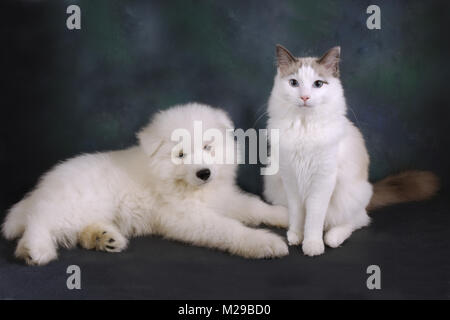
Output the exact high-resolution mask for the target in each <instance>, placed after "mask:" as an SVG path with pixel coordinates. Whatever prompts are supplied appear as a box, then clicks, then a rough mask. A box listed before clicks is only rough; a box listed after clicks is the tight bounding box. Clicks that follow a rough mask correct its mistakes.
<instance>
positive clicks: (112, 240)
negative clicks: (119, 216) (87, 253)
mask: <svg viewBox="0 0 450 320" xmlns="http://www.w3.org/2000/svg"><path fill="white" fill-rule="evenodd" d="M78 241H79V243H80V245H81V246H82V247H83V248H85V249H88V250H91V249H95V250H99V251H107V252H120V251H122V250H124V249H125V248H126V247H127V245H128V240H127V238H125V237H124V236H123V235H122V234H121V233H120V232H119V230H118V229H117V228H116V227H115V226H114V225H112V224H107V223H95V224H90V225H88V226H86V227H84V228H83V229H82V230H81V232H80V233H79V236H78Z"/></svg>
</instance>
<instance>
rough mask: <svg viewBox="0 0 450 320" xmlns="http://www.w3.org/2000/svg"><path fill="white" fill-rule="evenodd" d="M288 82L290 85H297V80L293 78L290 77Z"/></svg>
mask: <svg viewBox="0 0 450 320" xmlns="http://www.w3.org/2000/svg"><path fill="white" fill-rule="evenodd" d="M289 84H290V85H291V87H298V81H297V80H295V79H290V80H289Z"/></svg>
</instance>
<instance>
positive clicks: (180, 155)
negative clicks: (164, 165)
mask: <svg viewBox="0 0 450 320" xmlns="http://www.w3.org/2000/svg"><path fill="white" fill-rule="evenodd" d="M183 157H184V153H183V150H180V152H179V153H178V158H183Z"/></svg>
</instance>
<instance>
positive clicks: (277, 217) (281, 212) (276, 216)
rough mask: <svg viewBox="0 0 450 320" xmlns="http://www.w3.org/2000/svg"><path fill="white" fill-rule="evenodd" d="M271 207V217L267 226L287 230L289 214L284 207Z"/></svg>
mask: <svg viewBox="0 0 450 320" xmlns="http://www.w3.org/2000/svg"><path fill="white" fill-rule="evenodd" d="M272 207H273V212H274V213H273V215H271V219H270V221H269V223H268V224H269V225H271V226H274V227H277V228H283V229H287V227H288V226H289V214H288V210H287V208H286V207H283V206H272Z"/></svg>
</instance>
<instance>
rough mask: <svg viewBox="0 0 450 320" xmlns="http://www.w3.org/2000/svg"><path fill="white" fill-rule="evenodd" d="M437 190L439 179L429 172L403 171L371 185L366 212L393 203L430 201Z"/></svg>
mask: <svg viewBox="0 0 450 320" xmlns="http://www.w3.org/2000/svg"><path fill="white" fill-rule="evenodd" d="M438 189H439V178H438V177H437V176H436V175H435V174H434V173H432V172H430V171H417V170H411V171H405V172H402V173H399V174H396V175H391V176H388V177H386V178H384V179H382V180H380V181H378V182H376V183H374V185H373V196H372V199H371V200H370V203H369V205H368V206H367V210H369V211H371V210H374V209H378V208H381V207H384V206H388V205H391V204H395V203H401V202H410V201H421V200H427V199H430V198H431V197H432V196H434V195H435V194H436V192H437V191H438Z"/></svg>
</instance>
